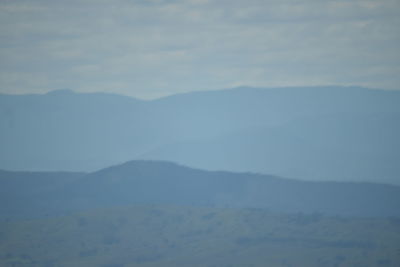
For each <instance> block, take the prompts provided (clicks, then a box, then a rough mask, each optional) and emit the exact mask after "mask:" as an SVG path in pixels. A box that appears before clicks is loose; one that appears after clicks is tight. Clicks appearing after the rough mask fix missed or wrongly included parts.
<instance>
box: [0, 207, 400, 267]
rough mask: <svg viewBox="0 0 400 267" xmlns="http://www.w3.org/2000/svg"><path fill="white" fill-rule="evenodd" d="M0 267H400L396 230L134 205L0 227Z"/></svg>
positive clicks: (364, 223)
mask: <svg viewBox="0 0 400 267" xmlns="http://www.w3.org/2000/svg"><path fill="white" fill-rule="evenodd" d="M0 236H1V238H0V265H1V266H4V267H9V266H10V267H11V266H40V267H43V266H71V267H72V266H73V267H80V266H82V267H83V266H85V267H91V266H102V267H112V266H113V267H117V266H118V267H129V266H143V267H145V266H147V267H149V266H152V267H158V266H163V267H164V266H170V267H178V266H182V267H185V266H198V267H200V266H201V267H216V266H218V267H243V266H252V267H261V266H283V267H288V266H299V267H313V266H320V267H333V266H393V267H394V266H399V263H400V255H399V249H400V223H399V220H396V219H356V218H338V217H326V216H321V215H318V214H313V215H305V214H281V213H271V212H268V211H265V210H256V209H227V208H200V207H183V206H165V205H150V206H149V205H139V206H131V207H123V208H122V207H120V208H111V209H101V210H95V211H90V212H85V213H78V214H72V215H69V216H62V217H57V218H47V219H36V220H27V221H18V222H16V221H13V222H3V223H0Z"/></svg>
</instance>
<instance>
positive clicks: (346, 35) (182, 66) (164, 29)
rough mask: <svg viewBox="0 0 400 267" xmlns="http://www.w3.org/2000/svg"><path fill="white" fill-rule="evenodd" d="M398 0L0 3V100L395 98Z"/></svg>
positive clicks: (399, 59) (399, 57) (399, 62)
mask: <svg viewBox="0 0 400 267" xmlns="http://www.w3.org/2000/svg"><path fill="white" fill-rule="evenodd" d="M399 12H400V1H398V0H380V1H377V0H376V1H369V0H363V1H358V0H343V1H342V0H339V1H336V0H326V1H320V0H302V1H296V0H276V1H275V0H246V1H243V0H214V1H212V0H185V1H183V0H176V1H175V0H170V1H165V0H129V1H128V0H69V1H54V0H35V1H28V0H1V1H0V93H7V94H25V93H45V92H48V91H52V90H57V89H65V88H68V89H72V90H75V91H78V92H99V91H100V92H111V93H118V94H124V95H129V96H133V97H138V98H143V99H152V98H157V97H162V96H166V95H170V94H175V93H182V92H188V91H199V90H215V89H223V88H231V87H237V86H254V87H280V86H309V85H310V86H313V85H357V86H365V87H370V88H380V89H391V90H396V89H400V86H399V84H400V51H399V47H400V16H399V15H398V14H399Z"/></svg>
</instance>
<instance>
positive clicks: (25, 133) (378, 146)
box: [0, 87, 400, 184]
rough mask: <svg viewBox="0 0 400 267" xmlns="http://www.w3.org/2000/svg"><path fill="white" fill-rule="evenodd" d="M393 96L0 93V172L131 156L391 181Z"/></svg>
mask: <svg viewBox="0 0 400 267" xmlns="http://www.w3.org/2000/svg"><path fill="white" fill-rule="evenodd" d="M399 114H400V92H397V91H383V90H369V89H365V88H358V87H310V88H306V87H295V88H276V89H255V88H244V87H240V88H235V89H231V90H221V91H211V92H196V93H187V94H179V95H174V96H170V97H165V98H161V99H157V100H153V101H142V100H137V99H133V98H129V97H124V96H118V95H111V94H78V93H74V92H72V91H69V90H61V91H55V92H52V93H48V94H45V95H20V96H17V95H0V147H1V148H2V149H1V150H0V168H3V169H9V170H52V171H60V170H68V171H94V170H98V169H101V168H102V167H104V166H109V165H113V164H118V163H121V162H125V161H128V160H131V159H161V160H173V161H178V162H180V163H183V164H185V165H189V166H194V167H201V168H205V169H214V170H233V171H253V172H260V173H270V174H277V175H283V176H287V177H293V178H302V179H313V180H350V181H378V182H385V183H396V184H400V181H399V175H400V171H399V166H400V164H399V162H400V157H399V151H400V145H399V143H400V142H399V138H398V136H400V135H399V132H400V130H399V128H400V123H399V122H400V121H399V118H400V115H399Z"/></svg>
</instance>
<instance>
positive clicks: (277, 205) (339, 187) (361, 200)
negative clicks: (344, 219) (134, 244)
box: [0, 161, 400, 217]
mask: <svg viewBox="0 0 400 267" xmlns="http://www.w3.org/2000/svg"><path fill="white" fill-rule="evenodd" d="M7 175H12V176H13V177H17V178H18V179H19V181H18V184H20V187H10V185H9V184H10V182H13V181H14V178H13V177H11V178H10V177H8V178H7ZM58 175H61V181H60V184H58V185H48V180H49V178H45V177H44V178H43V177H42V178H40V176H41V174H38V175H36V176H34V175H32V174H29V173H28V174H24V173H17V174H12V173H11V174H7V173H4V176H5V178H2V179H0V183H1V184H0V186H1V187H2V188H6V187H7V186H8V188H11V189H9V194H4V195H3V196H2V197H3V201H2V202H1V204H0V205H1V207H0V210H2V211H3V212H2V216H5V217H7V216H13V215H18V214H19V215H20V216H39V215H41V216H42V215H44V214H63V213H66V212H70V211H76V210H86V209H93V208H104V207H113V206H126V205H133V204H163V205H165V204H171V205H185V206H211V207H232V208H262V209H269V210H271V211H277V212H295V213H298V212H303V213H315V212H317V213H324V214H328V215H348V216H366V217H371V216H400V211H399V209H398V207H399V204H400V187H398V186H391V185H383V184H373V183H348V182H347V183H345V182H306V181H298V180H293V179H285V178H279V177H276V176H270V175H260V174H251V173H231V172H210V171H202V170H198V169H192V168H188V167H183V166H180V165H176V164H173V163H168V162H158V161H131V162H127V163H125V164H122V165H118V166H114V167H110V168H106V169H103V170H100V171H97V172H93V173H89V174H86V175H82V174H71V175H70V176H69V177H68V175H66V174H54V175H53V177H54V179H56V178H57V176H58ZM48 176H49V175H48ZM35 177H36V178H35ZM49 177H51V175H50V176H49ZM51 179H53V178H51ZM23 180H24V181H25V183H26V184H33V186H29V187H26V184H25V186H24V184H23V183H22V182H23ZM38 188H39V189H40V190H38ZM43 188H45V189H43ZM21 203H23V204H21ZM7 211H10V212H11V213H7Z"/></svg>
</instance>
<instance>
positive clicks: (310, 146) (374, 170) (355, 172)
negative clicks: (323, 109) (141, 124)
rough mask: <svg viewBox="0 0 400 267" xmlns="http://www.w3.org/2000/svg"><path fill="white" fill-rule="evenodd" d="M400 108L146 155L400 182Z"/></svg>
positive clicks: (307, 175) (315, 176)
mask: <svg viewBox="0 0 400 267" xmlns="http://www.w3.org/2000/svg"><path fill="white" fill-rule="evenodd" d="M399 122H400V114H397V113H380V114H369V115H365V114H334V115H329V116H328V115H327V116H324V117H322V118H321V117H314V118H306V119H298V120H295V121H292V122H291V123H288V124H285V125H283V126H279V127H258V128H250V129H246V130H242V131H237V132H234V133H229V134H224V135H221V136H217V137H214V138H204V139H200V140H194V141H186V142H177V143H174V144H168V145H165V146H163V147H160V148H157V149H156V150H154V151H151V152H149V153H148V154H146V155H144V156H143V157H145V158H150V159H161V160H172V161H174V162H179V163H182V164H185V165H189V166H193V167H198V168H205V169H211V170H221V169H222V170H232V171H248V170H252V171H255V172H260V173H270V174H276V175H280V176H285V177H294V178H301V179H305V180H342V181H346V180H347V181H377V182H385V183H393V184H396V183H399V180H398V177H399V176H398V175H397V174H399V173H400V164H399V162H400V161H399V160H400V139H399V138H398V137H399V136H400V123H399Z"/></svg>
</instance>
